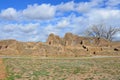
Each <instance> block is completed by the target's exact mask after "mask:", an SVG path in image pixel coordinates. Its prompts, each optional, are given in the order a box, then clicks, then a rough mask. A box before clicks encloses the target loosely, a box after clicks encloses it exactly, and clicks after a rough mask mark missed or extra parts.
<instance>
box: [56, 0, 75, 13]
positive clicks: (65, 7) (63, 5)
mask: <svg viewBox="0 0 120 80" xmlns="http://www.w3.org/2000/svg"><path fill="white" fill-rule="evenodd" d="M56 7H57V10H60V11H72V10H74V7H75V3H74V2H73V1H71V2H67V3H61V4H60V5H57V6H56Z"/></svg>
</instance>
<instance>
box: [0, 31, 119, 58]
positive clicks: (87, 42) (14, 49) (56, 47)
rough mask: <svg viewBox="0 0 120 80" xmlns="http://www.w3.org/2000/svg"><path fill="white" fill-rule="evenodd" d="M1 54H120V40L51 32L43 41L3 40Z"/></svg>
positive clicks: (60, 55)
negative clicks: (111, 40) (62, 34)
mask: <svg viewBox="0 0 120 80" xmlns="http://www.w3.org/2000/svg"><path fill="white" fill-rule="evenodd" d="M0 55H32V56H42V57H62V56H64V57H79V56H91V55H120V42H110V41H108V40H105V39H101V38H94V37H82V36H78V35H74V34H72V33H66V34H65V36H64V37H63V38H60V37H59V36H57V35H54V34H50V35H49V36H48V39H47V41H46V42H45V43H43V42H20V41H16V40H1V41H0Z"/></svg>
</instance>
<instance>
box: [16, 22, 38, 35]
mask: <svg viewBox="0 0 120 80" xmlns="http://www.w3.org/2000/svg"><path fill="white" fill-rule="evenodd" d="M18 26H19V29H20V30H21V31H22V32H24V33H34V34H35V33H36V32H35V30H36V29H37V28H38V27H39V26H40V24H38V23H36V24H33V23H29V24H20V25H18Z"/></svg>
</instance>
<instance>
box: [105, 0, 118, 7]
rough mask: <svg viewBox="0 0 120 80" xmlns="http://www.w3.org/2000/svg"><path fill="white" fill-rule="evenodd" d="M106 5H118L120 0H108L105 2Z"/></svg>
mask: <svg viewBox="0 0 120 80" xmlns="http://www.w3.org/2000/svg"><path fill="white" fill-rule="evenodd" d="M106 5H107V6H111V7H113V6H118V5H120V0H108V1H107V3H106Z"/></svg>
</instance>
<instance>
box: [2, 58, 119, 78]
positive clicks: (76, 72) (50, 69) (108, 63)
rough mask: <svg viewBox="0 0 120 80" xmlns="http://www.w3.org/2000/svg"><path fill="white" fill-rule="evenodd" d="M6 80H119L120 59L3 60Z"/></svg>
mask: <svg viewBox="0 0 120 80" xmlns="http://www.w3.org/2000/svg"><path fill="white" fill-rule="evenodd" d="M4 63H5V66H6V70H7V73H8V77H7V78H6V80H120V58H100V59H97V58H95V59H65V60H64V59H56V60H54V59H50V60H49V59H35V58H34V59H33V58H31V59H30V58H27V59H25V58H20V59H9V58H8V59H4Z"/></svg>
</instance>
